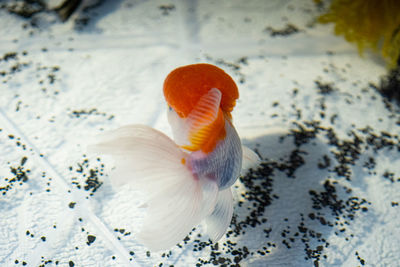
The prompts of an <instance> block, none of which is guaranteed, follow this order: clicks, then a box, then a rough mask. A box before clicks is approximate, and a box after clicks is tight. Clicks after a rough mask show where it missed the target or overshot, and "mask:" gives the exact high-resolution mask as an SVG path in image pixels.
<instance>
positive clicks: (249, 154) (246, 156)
mask: <svg viewBox="0 0 400 267" xmlns="http://www.w3.org/2000/svg"><path fill="white" fill-rule="evenodd" d="M242 151H243V160H242V171H241V174H242V175H243V174H245V173H246V172H247V171H248V170H249V169H250V168H255V167H257V166H258V165H259V164H260V162H261V160H260V157H259V156H258V155H257V154H256V152H254V151H253V150H251V149H250V148H248V147H247V146H242Z"/></svg>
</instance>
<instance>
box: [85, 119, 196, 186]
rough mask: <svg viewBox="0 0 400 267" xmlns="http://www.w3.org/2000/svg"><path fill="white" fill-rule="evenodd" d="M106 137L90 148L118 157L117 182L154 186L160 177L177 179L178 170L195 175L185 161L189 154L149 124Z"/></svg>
mask: <svg viewBox="0 0 400 267" xmlns="http://www.w3.org/2000/svg"><path fill="white" fill-rule="evenodd" d="M104 140H106V141H104V142H102V143H99V144H97V145H92V146H91V147H89V151H95V152H98V153H103V154H110V155H112V156H114V158H115V165H116V170H115V172H114V174H112V175H111V181H112V183H113V184H114V185H122V184H127V183H132V184H135V185H136V186H140V187H146V188H152V187H153V186H157V183H158V180H159V179H162V180H166V181H169V180H173V178H174V176H175V174H176V172H177V171H178V173H179V174H181V173H180V172H183V174H184V175H189V174H190V175H191V172H190V171H189V170H187V168H186V167H185V165H184V164H182V162H186V161H187V160H186V158H187V154H186V153H185V152H183V151H182V150H181V149H180V148H179V147H178V146H177V145H176V144H175V143H174V142H173V141H172V140H171V139H170V138H169V137H168V136H166V135H165V134H163V133H161V132H160V131H157V130H155V129H152V128H150V127H148V126H145V125H130V126H125V127H122V128H119V129H117V130H115V131H112V132H109V133H107V134H105V135H104ZM182 167H184V168H182Z"/></svg>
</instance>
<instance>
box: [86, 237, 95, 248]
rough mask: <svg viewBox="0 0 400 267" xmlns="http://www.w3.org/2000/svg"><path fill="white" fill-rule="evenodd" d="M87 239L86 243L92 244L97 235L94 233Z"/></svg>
mask: <svg viewBox="0 0 400 267" xmlns="http://www.w3.org/2000/svg"><path fill="white" fill-rule="evenodd" d="M87 240H88V241H87V242H86V244H87V245H88V246H90V245H91V244H92V243H93V242H94V241H95V240H96V237H95V236H94V235H88V237H87Z"/></svg>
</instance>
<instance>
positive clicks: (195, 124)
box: [182, 88, 225, 153]
mask: <svg viewBox="0 0 400 267" xmlns="http://www.w3.org/2000/svg"><path fill="white" fill-rule="evenodd" d="M221 97H222V93H221V91H220V90H218V89H217V88H212V89H211V90H210V91H208V93H206V94H204V95H203V96H202V97H201V98H200V100H199V101H198V102H197V104H196V106H195V107H194V109H193V110H192V111H191V112H190V113H189V115H188V117H187V118H186V127H187V128H186V132H187V137H188V141H189V144H188V145H185V146H182V147H183V148H184V149H187V150H189V151H196V150H203V152H206V153H208V152H210V151H211V150H212V149H213V148H214V147H215V144H216V142H217V141H218V140H220V139H221V138H223V137H225V129H224V115H223V112H222V110H221V109H220V103H221Z"/></svg>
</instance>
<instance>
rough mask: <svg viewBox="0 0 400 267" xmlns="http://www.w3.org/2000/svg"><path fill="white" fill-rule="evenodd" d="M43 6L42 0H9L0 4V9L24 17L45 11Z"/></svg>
mask: <svg viewBox="0 0 400 267" xmlns="http://www.w3.org/2000/svg"><path fill="white" fill-rule="evenodd" d="M45 8H46V6H45V4H44V2H43V1H40V0H36V1H34V0H24V1H9V2H6V3H2V4H1V5H0V9H6V10H7V11H8V12H9V13H12V14H15V15H17V16H20V17H22V18H25V19H28V18H31V17H32V16H33V15H35V14H37V13H40V12H43V11H45Z"/></svg>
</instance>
